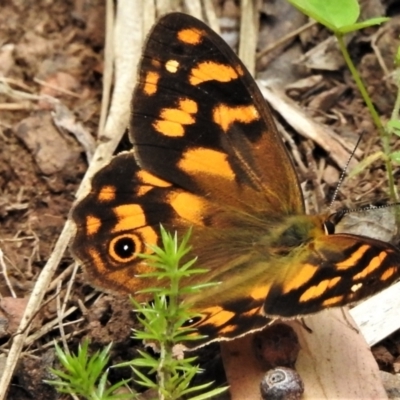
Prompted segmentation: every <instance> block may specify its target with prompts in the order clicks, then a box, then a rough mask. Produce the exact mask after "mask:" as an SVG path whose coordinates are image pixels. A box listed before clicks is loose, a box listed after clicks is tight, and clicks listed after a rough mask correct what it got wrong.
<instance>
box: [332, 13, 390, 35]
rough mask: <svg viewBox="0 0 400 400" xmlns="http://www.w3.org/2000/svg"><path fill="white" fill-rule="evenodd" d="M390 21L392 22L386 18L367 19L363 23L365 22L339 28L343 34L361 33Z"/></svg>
mask: <svg viewBox="0 0 400 400" xmlns="http://www.w3.org/2000/svg"><path fill="white" fill-rule="evenodd" d="M389 20H390V18H386V17H377V18H371V19H367V20H366V21H363V22H357V23H355V24H352V25H347V26H343V27H341V28H339V29H338V31H339V32H340V33H342V34H345V33H349V32H354V31H359V30H361V29H364V28H368V27H370V26H374V25H380V24H382V23H383V22H386V21H389Z"/></svg>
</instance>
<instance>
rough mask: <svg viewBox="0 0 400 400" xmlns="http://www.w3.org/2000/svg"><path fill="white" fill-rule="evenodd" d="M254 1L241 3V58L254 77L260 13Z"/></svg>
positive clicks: (239, 53)
mask: <svg viewBox="0 0 400 400" xmlns="http://www.w3.org/2000/svg"><path fill="white" fill-rule="evenodd" d="M255 3H256V2H255V1H254V0H241V2H240V14H241V17H240V37H239V51H238V55H239V58H240V59H241V60H242V62H243V63H244V65H245V66H246V67H247V69H248V70H249V72H250V74H251V75H252V76H254V74H255V72H256V57H255V55H256V47H257V38H258V25H259V23H258V12H257V10H256V7H255Z"/></svg>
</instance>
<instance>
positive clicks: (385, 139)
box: [335, 32, 397, 202]
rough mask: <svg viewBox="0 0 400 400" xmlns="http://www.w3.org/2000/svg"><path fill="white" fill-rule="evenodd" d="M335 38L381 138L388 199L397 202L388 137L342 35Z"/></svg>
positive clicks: (337, 34)
mask: <svg viewBox="0 0 400 400" xmlns="http://www.w3.org/2000/svg"><path fill="white" fill-rule="evenodd" d="M335 36H336V38H337V41H338V43H339V48H340V50H341V52H342V54H343V57H344V59H345V61H346V64H347V66H348V68H349V70H350V72H351V74H352V75H353V79H354V81H355V82H356V85H357V87H358V89H359V91H360V93H361V96H362V98H363V99H364V101H365V104H366V105H367V107H368V110H369V112H370V114H371V116H372V120H373V121H374V124H375V126H376V128H377V129H378V132H379V136H380V137H381V141H382V147H383V152H384V154H385V157H384V162H385V165H386V171H387V177H388V182H389V193H390V198H391V200H392V201H394V202H397V193H396V190H395V186H394V179H393V168H392V164H391V161H390V158H389V157H388V155H389V154H390V153H391V148H390V142H389V138H390V137H389V135H388V134H387V132H386V130H385V128H384V127H383V125H382V122H381V119H380V118H379V115H378V113H377V111H376V109H375V107H374V105H373V103H372V101H371V98H370V97H369V95H368V92H367V90H366V88H365V86H364V83H363V81H362V80H361V77H360V75H359V73H358V71H357V69H356V67H355V66H354V64H353V61H352V60H351V58H350V55H349V52H348V51H347V47H346V45H345V43H344V40H343V35H342V34H341V33H338V32H336V33H335Z"/></svg>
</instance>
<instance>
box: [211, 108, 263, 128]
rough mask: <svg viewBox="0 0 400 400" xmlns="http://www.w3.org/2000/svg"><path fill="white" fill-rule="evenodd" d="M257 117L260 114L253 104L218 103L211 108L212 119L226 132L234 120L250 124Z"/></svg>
mask: <svg viewBox="0 0 400 400" xmlns="http://www.w3.org/2000/svg"><path fill="white" fill-rule="evenodd" d="M259 118H260V115H259V114H258V111H257V110H256V108H255V107H254V105H249V106H237V107H229V106H227V105H225V104H220V105H218V106H217V107H215V108H214V110H213V120H214V122H215V123H216V124H218V125H219V126H220V127H221V129H222V130H223V131H224V132H227V131H228V129H229V127H230V126H231V125H232V124H233V123H234V122H242V123H245V124H250V123H251V122H254V121H257V120H258V119H259Z"/></svg>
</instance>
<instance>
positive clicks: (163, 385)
mask: <svg viewBox="0 0 400 400" xmlns="http://www.w3.org/2000/svg"><path fill="white" fill-rule="evenodd" d="M190 234H191V231H188V232H187V233H186V234H185V235H184V236H183V238H182V240H181V241H180V242H179V240H178V236H177V234H176V233H175V234H174V235H171V234H170V233H168V232H167V231H165V229H164V228H163V227H161V241H162V247H157V246H150V248H151V250H152V251H153V252H154V253H153V254H150V255H142V256H141V257H142V258H144V259H146V260H147V262H148V263H149V265H151V266H152V267H154V268H155V272H153V273H150V274H147V275H143V276H142V277H143V279H146V277H151V278H154V277H157V278H158V279H162V280H163V281H166V282H169V284H167V285H166V286H165V287H156V288H149V289H146V290H145V291H143V292H150V293H152V294H154V301H153V303H152V304H140V303H138V302H137V301H135V300H132V302H133V304H134V307H135V311H137V313H138V314H139V315H140V316H139V321H140V323H141V325H142V326H143V328H144V329H143V330H134V337H135V338H136V339H141V340H145V341H146V342H149V343H154V344H155V345H156V346H157V347H158V348H159V350H160V355H159V358H156V357H153V356H151V355H149V354H147V353H145V352H143V351H141V352H140V355H141V357H140V358H138V359H135V360H133V361H131V362H129V363H125V364H124V365H130V366H131V367H132V369H133V371H134V372H135V374H136V376H137V379H136V380H137V382H138V383H140V384H141V385H143V386H146V387H148V388H152V389H155V390H157V392H158V398H159V399H160V400H175V399H181V398H183V397H184V396H186V397H185V398H190V399H192V400H203V399H208V398H210V397H212V396H216V395H217V394H219V393H222V392H223V391H225V390H226V388H218V389H214V390H211V391H208V392H207V393H202V394H199V395H195V396H194V397H188V396H191V395H192V394H194V393H199V392H202V391H204V390H206V389H207V388H208V387H209V386H210V385H211V384H212V383H211V382H210V383H206V384H203V385H200V386H190V383H191V381H192V379H193V377H194V376H195V375H196V374H198V373H199V372H201V369H200V368H199V367H198V366H196V365H195V364H194V363H195V361H196V358H195V357H190V358H185V359H178V358H176V357H175V356H174V347H175V346H176V345H177V344H178V343H180V342H182V341H188V340H196V338H199V337H200V336H196V335H193V331H194V329H192V328H189V327H185V326H184V324H185V322H187V321H188V320H190V319H192V318H193V317H195V315H193V313H191V312H190V310H189V308H188V306H187V305H186V304H185V303H182V302H181V299H182V296H183V295H187V294H191V293H196V292H198V291H200V290H202V289H204V288H205V287H210V286H214V285H215V284H213V283H206V284H199V285H189V286H182V285H181V281H182V279H183V278H186V277H189V276H193V275H197V274H203V273H205V272H206V271H207V270H205V269H199V268H195V267H194V264H195V261H196V259H191V260H189V261H185V262H183V261H182V259H183V258H184V257H185V256H187V254H188V253H189V252H190V250H191V247H190V245H189V238H190ZM139 367H145V368H147V369H148V370H149V372H148V373H147V374H146V375H148V374H152V373H156V376H157V383H155V382H153V381H152V380H151V379H149V378H148V377H147V376H146V375H145V374H143V373H142V372H140V370H139V369H138V368H139Z"/></svg>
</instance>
